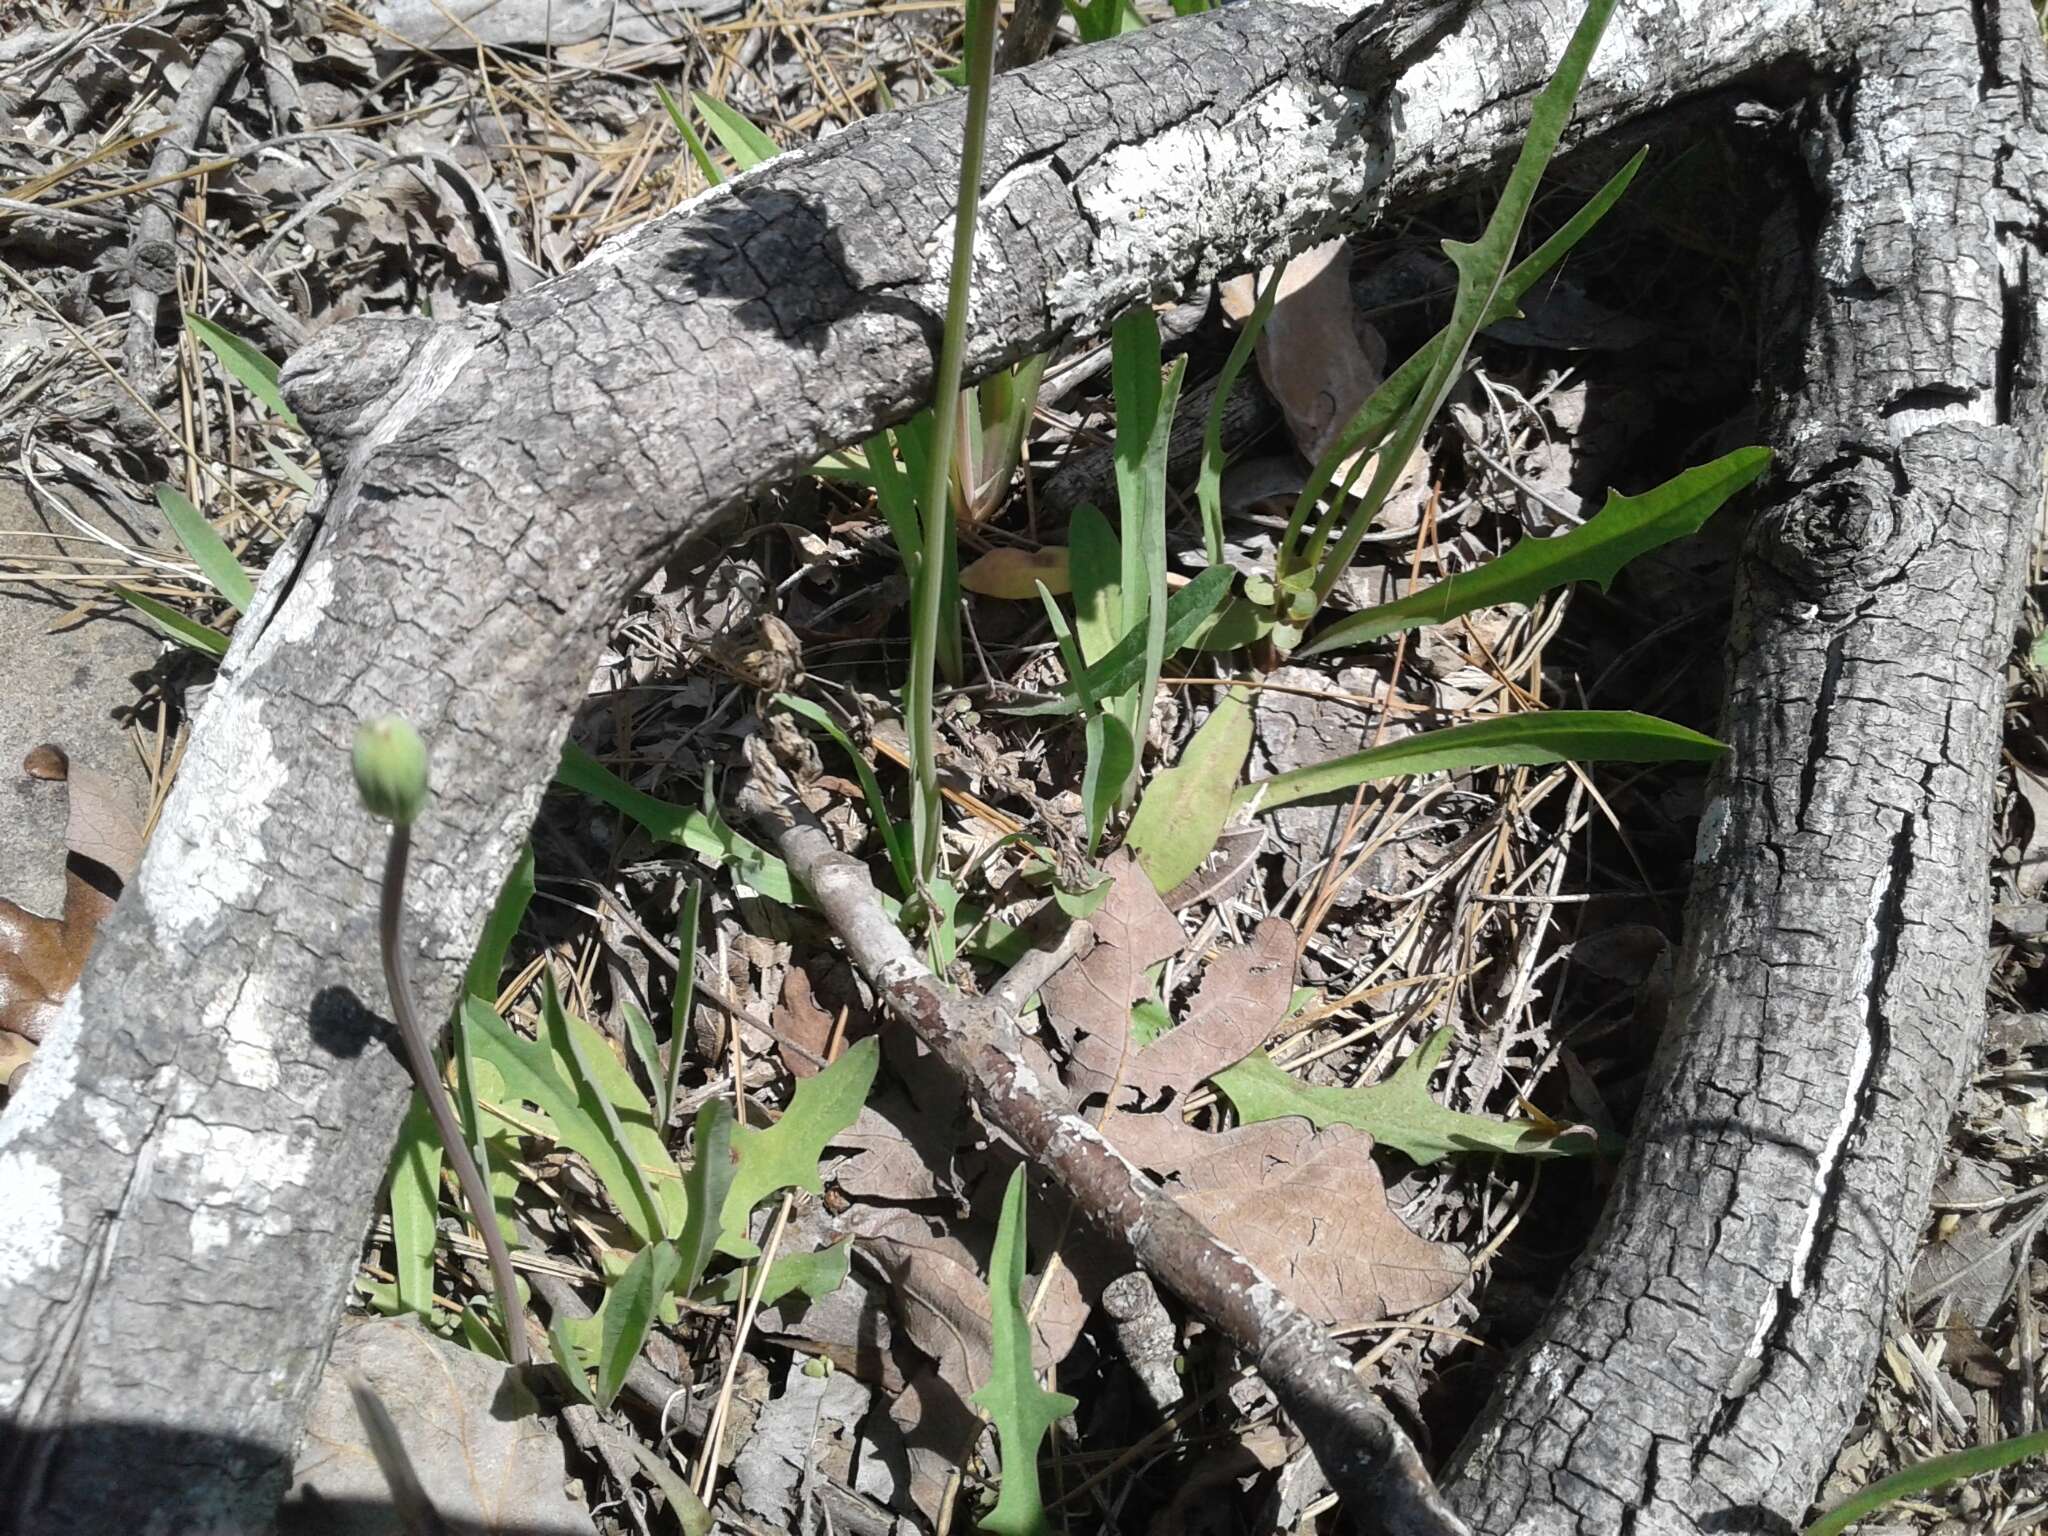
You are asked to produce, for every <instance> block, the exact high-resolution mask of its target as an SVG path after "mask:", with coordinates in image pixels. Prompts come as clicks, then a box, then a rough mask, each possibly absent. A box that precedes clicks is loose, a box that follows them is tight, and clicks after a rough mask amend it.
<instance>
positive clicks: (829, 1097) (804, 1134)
mask: <svg viewBox="0 0 2048 1536" xmlns="http://www.w3.org/2000/svg"><path fill="white" fill-rule="evenodd" d="M881 1059H882V1056H881V1047H880V1045H879V1043H878V1042H877V1040H876V1038H875V1037H874V1036H873V1035H870V1036H868V1037H867V1039H865V1040H862V1041H859V1042H857V1043H856V1044H854V1045H851V1046H848V1047H847V1049H846V1050H845V1051H844V1052H842V1053H841V1055H840V1057H839V1059H838V1060H837V1061H835V1062H833V1063H832V1065H831V1066H829V1067H827V1068H826V1069H825V1070H824V1071H822V1072H820V1073H819V1074H818V1075H817V1076H816V1077H807V1078H805V1079H804V1080H803V1081H802V1082H800V1083H798V1084H797V1085H796V1095H795V1097H793V1098H792V1099H791V1100H790V1104H789V1108H788V1109H786V1110H784V1111H783V1112H782V1118H781V1119H780V1120H778V1121H776V1122H775V1124H773V1125H771V1126H769V1127H768V1129H766V1130H765V1131H763V1130H756V1129H755V1128H754V1127H753V1126H750V1125H741V1126H735V1127H734V1128H733V1133H732V1145H733V1151H734V1153H735V1154H737V1156H738V1157H739V1168H738V1170H737V1171H736V1172H735V1173H734V1174H733V1181H732V1188H731V1189H730V1190H729V1191H728V1192H727V1194H726V1197H725V1212H724V1217H723V1220H722V1221H721V1222H720V1226H721V1228H722V1229H723V1230H722V1232H721V1234H720V1237H719V1242H718V1251H719V1252H720V1253H729V1254H731V1255H733V1256H734V1257H735V1258H741V1259H751V1258H753V1257H754V1256H755V1255H756V1254H758V1253H759V1252H760V1251H761V1250H760V1249H759V1248H758V1247H756V1246H755V1244H754V1243H753V1241H752V1240H751V1239H750V1238H749V1237H748V1236H747V1217H748V1215H749V1214H750V1213H751V1212H752V1211H753V1209H754V1207H755V1206H757V1205H759V1204H760V1203H761V1202H762V1201H763V1200H765V1199H767V1198H768V1197H769V1196H770V1195H772V1194H775V1193H776V1192H777V1191H779V1190H784V1189H803V1190H809V1191H810V1192H811V1193H812V1194H814V1195H820V1194H823V1193H824V1192H825V1186H824V1185H823V1184H821V1183H820V1182H819V1181H818V1159H819V1158H820V1157H822V1156H824V1153H825V1148H826V1146H827V1144H829V1143H830V1142H831V1140H832V1138H833V1137H834V1136H837V1135H838V1134H839V1133H840V1132H841V1131H843V1130H845V1129H846V1128H847V1127H848V1126H849V1125H851V1124H853V1122H854V1120H855V1119H856V1118H857V1117H858V1116H859V1114H860V1109H861V1105H863V1104H865V1103H866V1102H867V1097H868V1089H869V1088H870V1087H871V1086H872V1085H873V1083H874V1081H875V1068H876V1067H877V1066H878V1065H879V1064H880V1062H881Z"/></svg>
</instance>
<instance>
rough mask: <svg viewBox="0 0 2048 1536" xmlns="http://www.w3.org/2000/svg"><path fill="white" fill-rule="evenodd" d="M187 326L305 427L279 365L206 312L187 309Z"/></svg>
mask: <svg viewBox="0 0 2048 1536" xmlns="http://www.w3.org/2000/svg"><path fill="white" fill-rule="evenodd" d="M185 328H186V329H187V330H189V331H190V332H191V333H192V334H193V335H194V336H196V337H197V338H198V339H199V340H200V341H201V342H202V343H203V344H204V345H205V347H206V350H207V351H209V352H211V353H212V354H213V355H214V356H215V357H217V358H219V359H220V365H221V367H223V368H225V369H227V371H228V372H229V373H230V374H231V375H233V376H234V379H235V381H236V382H237V383H238V384H240V385H241V386H242V388H244V389H246V390H248V391H249V393H250V394H252V395H254V396H255V397H256V398H257V399H258V400H261V401H262V402H263V403H264V404H265V405H267V406H269V407H270V409H271V410H273V411H275V412H276V413H277V416H278V419H279V420H280V421H282V422H283V423H284V424H285V425H286V426H288V427H292V428H296V429H298V430H302V431H303V430H304V429H303V428H300V427H299V418H298V417H296V416H294V415H293V414H292V408H291V407H290V406H288V405H286V404H285V403H284V392H283V391H282V390H281V389H279V388H278V387H277V378H278V374H279V373H280V372H281V371H282V370H280V369H279V368H278V366H277V364H275V363H273V362H272V361H271V360H270V359H269V358H267V357H265V356H264V355H263V354H262V353H261V352H259V351H257V350H256V349H255V348H254V347H252V346H250V345H249V343H248V342H246V341H244V340H242V338H241V337H239V336H237V335H236V334H235V333H234V332H233V331H230V330H228V329H227V328H226V327H225V326H221V325H217V324H215V323H214V322H213V321H211V320H208V319H207V318H206V317H205V316H203V315H195V314H193V313H191V312H190V311H189V310H188V311H187V312H186V315H185ZM236 606H237V607H239V606H241V605H240V604H237V605H236Z"/></svg>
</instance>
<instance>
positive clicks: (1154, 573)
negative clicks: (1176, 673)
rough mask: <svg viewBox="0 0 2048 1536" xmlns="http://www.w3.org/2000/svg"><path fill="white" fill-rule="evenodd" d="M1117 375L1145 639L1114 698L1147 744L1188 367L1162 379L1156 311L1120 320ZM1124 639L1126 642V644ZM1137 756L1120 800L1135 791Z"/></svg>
mask: <svg viewBox="0 0 2048 1536" xmlns="http://www.w3.org/2000/svg"><path fill="white" fill-rule="evenodd" d="M1109 355H1110V375H1111V379H1112V382H1113V384H1114V386H1115V392H1116V494H1117V510H1118V514H1119V516H1120V518H1121V521H1122V529H1121V541H1122V557H1123V558H1122V561H1121V566H1120V572H1121V574H1120V576H1119V580H1118V585H1119V587H1120V588H1121V591H1122V597H1123V629H1124V633H1125V635H1129V634H1131V633H1132V632H1134V631H1137V630H1138V629H1139V628H1140V626H1142V628H1143V634H1144V650H1143V652H1142V661H1141V664H1140V668H1139V672H1138V676H1137V678H1136V680H1135V681H1134V682H1133V683H1132V684H1131V685H1130V687H1129V688H1128V689H1124V690H1119V691H1118V693H1117V694H1116V695H1114V696H1113V701H1112V703H1111V707H1112V708H1113V709H1114V710H1115V711H1116V713H1117V715H1118V716H1119V717H1120V718H1121V719H1122V720H1123V722H1124V724H1125V725H1126V726H1128V727H1130V732H1131V740H1132V741H1133V742H1134V743H1143V742H1144V740H1145V737H1146V733H1147V729H1148V727H1149V725H1150V722H1151V719H1152V702H1153V698H1154V696H1155V695H1156V694H1157V693H1158V692H1159V670H1160V668H1161V667H1162V666H1163V665H1164V664H1165V661H1166V654H1167V652H1166V453H1167V448H1168V446H1169V439H1170V438H1171V436H1172V433H1173V408H1174V404H1175V402H1176V401H1178V400H1179V398H1180V381H1181V377H1182V375H1183V374H1185V373H1186V371H1187V359H1186V358H1184V357H1182V358H1176V359H1174V363H1173V366H1172V367H1171V368H1169V369H1167V370H1166V372H1165V375H1164V377H1162V376H1161V374H1160V361H1159V357H1160V354H1159V317H1158V315H1156V314H1154V313H1153V312H1152V307H1151V306H1150V305H1149V304H1143V305H1140V306H1139V307H1138V308H1136V309H1134V310H1132V311H1131V312H1130V313H1129V314H1127V315H1125V316H1123V317H1122V318H1121V319H1119V320H1118V321H1117V323H1116V325H1115V327H1114V328H1113V329H1112V331H1111V333H1110V351H1109ZM1119 638H1122V637H1121V636H1120V637H1119ZM1137 766H1138V765H1137V762H1136V754H1135V753H1134V754H1133V761H1132V763H1131V767H1130V770H1129V772H1128V773H1127V774H1126V776H1125V778H1124V781H1123V783H1121V784H1120V785H1118V787H1117V788H1118V798H1119V799H1120V800H1127V799H1128V797H1129V795H1130V792H1131V790H1132V789H1133V788H1135V787H1136V779H1137Z"/></svg>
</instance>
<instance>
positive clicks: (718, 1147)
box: [676, 1099, 746, 1295]
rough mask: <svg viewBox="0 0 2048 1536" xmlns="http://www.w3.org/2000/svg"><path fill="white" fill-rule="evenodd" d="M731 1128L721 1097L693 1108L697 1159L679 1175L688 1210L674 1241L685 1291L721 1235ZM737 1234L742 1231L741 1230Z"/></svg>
mask: <svg viewBox="0 0 2048 1536" xmlns="http://www.w3.org/2000/svg"><path fill="white" fill-rule="evenodd" d="M732 1130H733V1120H732V1107H731V1106H730V1105H728V1104H727V1103H726V1102H725V1101H724V1100H723V1099H713V1100H712V1101H711V1102H710V1103H708V1104H706V1105H705V1106H704V1107H703V1108H702V1109H700V1110H698V1111H697V1139H696V1144H695V1145H696V1152H697V1160H696V1161H695V1162H694V1163H692V1164H691V1165H690V1171H689V1172H688V1173H686V1174H684V1175H683V1190H684V1193H685V1194H687V1195H688V1196H689V1201H690V1214H689V1215H688V1216H687V1217H685V1218H684V1220H683V1235H682V1238H681V1240H680V1241H679V1242H678V1243H677V1244H676V1247H677V1253H678V1257H679V1258H680V1259H681V1261H682V1263H681V1268H680V1269H679V1270H678V1272H677V1274H676V1289H677V1290H678V1291H680V1292H682V1293H684V1294H685V1295H687V1294H688V1293H689V1292H691V1291H693V1290H695V1289H696V1288H697V1282H698V1281H699V1280H701V1279H703V1278H704V1266H705V1265H706V1264H709V1263H710V1262H711V1255H712V1254H713V1253H715V1252H717V1250H718V1240H719V1239H720V1238H721V1237H723V1236H724V1235H725V1230H724V1224H723V1216H724V1213H725V1202H726V1198H727V1196H729V1195H730V1194H731V1192H732V1181H733V1173H734V1164H733V1152H732ZM740 1235H741V1236H742V1237H744V1236H745V1235H746V1234H745V1232H744V1230H742V1232H741V1234H740Z"/></svg>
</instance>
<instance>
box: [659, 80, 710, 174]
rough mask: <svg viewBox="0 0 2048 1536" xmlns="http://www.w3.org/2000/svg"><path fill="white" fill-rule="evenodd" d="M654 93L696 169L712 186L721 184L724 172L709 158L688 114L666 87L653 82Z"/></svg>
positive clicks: (708, 151) (707, 151) (708, 152)
mask: <svg viewBox="0 0 2048 1536" xmlns="http://www.w3.org/2000/svg"><path fill="white" fill-rule="evenodd" d="M654 94H655V95H657V96H659V97H660V98H661V104H662V106H663V107H665V108H666V109H667V110H668V120H669V121H670V122H672V123H674V124H675V125H676V132H677V133H680V134H681V135H682V136H683V143H684V144H685V145H686V146H687V147H688V149H689V151H690V158H691V159H692V160H694V161H696V162H697V169H698V170H700V171H702V172H703V173H704V179H705V181H707V182H709V183H710V184H711V185H712V186H714V187H716V186H720V185H723V183H724V181H725V172H723V171H721V170H720V169H719V168H718V162H717V161H715V160H713V159H712V158H711V151H710V150H708V149H706V148H705V147H704V141H703V140H702V139H701V138H699V137H698V136H697V130H696V129H694V128H692V127H691V126H690V118H689V115H688V114H687V113H686V112H684V111H683V109H682V106H681V105H680V104H679V103H678V102H677V101H676V99H675V97H673V96H671V95H669V93H668V87H667V86H665V85H663V84H661V83H660V82H659V81H656V82H655V86H654Z"/></svg>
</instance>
